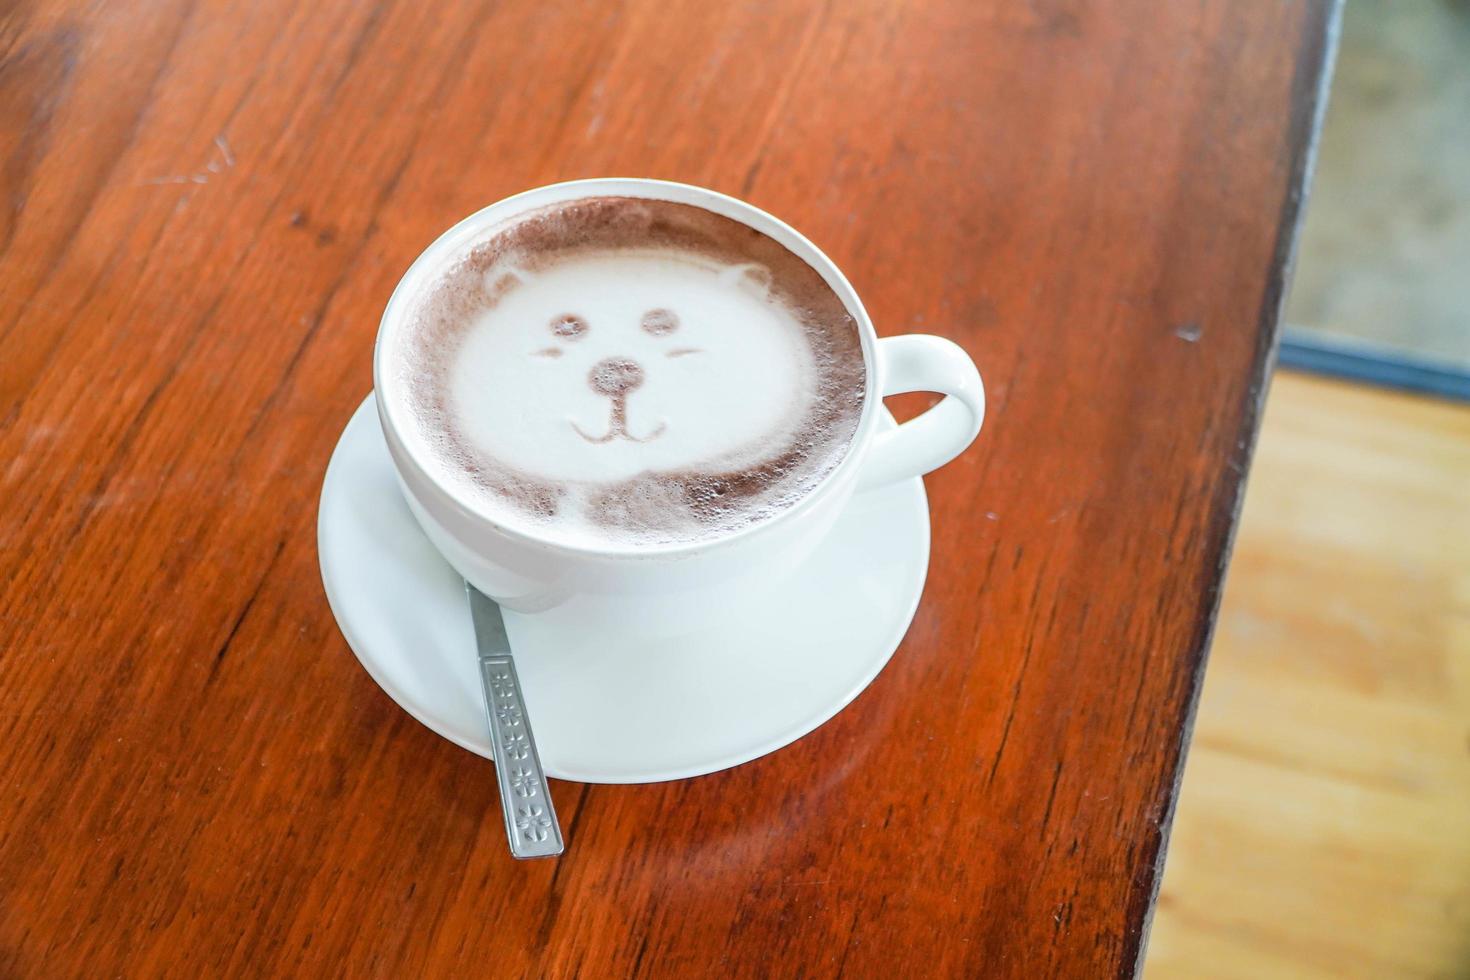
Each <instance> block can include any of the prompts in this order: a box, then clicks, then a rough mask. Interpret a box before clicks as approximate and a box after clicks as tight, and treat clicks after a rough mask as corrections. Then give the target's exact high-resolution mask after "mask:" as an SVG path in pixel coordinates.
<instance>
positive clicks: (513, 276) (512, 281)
mask: <svg viewBox="0 0 1470 980" xmlns="http://www.w3.org/2000/svg"><path fill="white" fill-rule="evenodd" d="M534 278H535V277H534V276H532V275H531V273H529V272H527V271H526V270H525V269H522V268H521V267H520V266H518V265H497V266H494V267H492V268H491V269H490V271H489V272H487V273H485V295H486V296H487V297H489V299H490V301H491V302H492V303H493V302H495V301H496V300H498V299H500V297H502V296H504V295H505V294H506V293H508V292H510V291H511V290H512V289H514V288H515V287H517V286H524V285H525V284H526V283H528V282H530V281H531V280H532V279H534Z"/></svg>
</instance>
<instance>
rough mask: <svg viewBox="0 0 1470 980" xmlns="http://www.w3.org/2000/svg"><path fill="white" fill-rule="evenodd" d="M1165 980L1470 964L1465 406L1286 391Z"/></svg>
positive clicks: (1208, 697)
mask: <svg viewBox="0 0 1470 980" xmlns="http://www.w3.org/2000/svg"><path fill="white" fill-rule="evenodd" d="M1256 456H1257V459H1256V462H1255V465H1254V469H1253V471H1252V474H1251V486H1250V492H1249V493H1248V494H1247V495H1246V503H1245V512H1244V516H1243V518H1242V522H1241V528H1240V537H1239V541H1238V543H1237V545H1236V549H1235V559H1234V563H1233V567H1232V569H1231V572H1230V584H1229V586H1228V587H1227V588H1226V589H1225V597H1224V601H1223V604H1222V606H1221V611H1220V629H1219V636H1218V639H1217V640H1216V642H1215V649H1214V652H1213V653H1212V654H1211V657H1210V672H1209V680H1208V682H1207V683H1206V684H1205V688H1204V696H1203V700H1202V702H1201V705H1200V712H1199V723H1198V725H1197V726H1196V728H1195V733H1194V745H1193V747H1192V749H1191V751H1190V756H1189V766H1188V769H1187V771H1186V773H1185V777H1184V785H1183V790H1182V795H1181V798H1180V802H1179V819H1178V821H1177V823H1176V824H1175V828H1174V833H1173V842H1172V844H1171V846H1170V849H1169V862H1168V867H1167V870H1166V872H1165V875H1164V883H1163V890H1162V892H1161V893H1160V897H1159V912H1158V918H1157V920H1156V922H1155V923H1154V929H1153V940H1152V942H1151V943H1150V947H1149V955H1148V969H1147V971H1146V974H1145V975H1146V976H1148V977H1159V978H1161V980H1180V978H1184V980H1196V978H1198V980H1206V978H1219V980H1227V978H1230V980H1233V978H1237V977H1252V978H1257V980H1268V978H1275V977H1280V978H1282V980H1287V978H1290V980H1314V978H1322V980H1329V978H1331V980H1340V978H1349V977H1361V978H1364V980H1369V978H1375V980H1376V978H1379V977H1399V978H1411V977H1413V978H1417V977H1423V978H1426V980H1427V978H1431V977H1458V976H1463V975H1464V974H1465V968H1466V965H1467V964H1470V834H1466V833H1465V828H1466V827H1467V826H1470V756H1467V749H1470V507H1467V506H1466V504H1467V499H1470V406H1467V405H1455V404H1447V403H1443V402H1435V401H1431V400H1428V399H1423V398H1416V397H1411V396H1407V395H1401V394H1395V393H1389V392H1382V391H1373V390H1371V389H1365V388H1361V387H1356V386H1351V385H1344V384H1341V383H1338V382H1331V381H1323V380H1320V379H1315V378H1305V377H1301V376H1295V377H1293V376H1291V375H1285V374H1283V375H1278V376H1277V378H1276V380H1275V381H1274V382H1273V383H1272V386H1271V398H1270V402H1269V404H1268V406H1267V409H1266V416H1265V422H1264V424H1263V427H1262V431H1261V444H1260V449H1259V451H1258V452H1257V454H1256Z"/></svg>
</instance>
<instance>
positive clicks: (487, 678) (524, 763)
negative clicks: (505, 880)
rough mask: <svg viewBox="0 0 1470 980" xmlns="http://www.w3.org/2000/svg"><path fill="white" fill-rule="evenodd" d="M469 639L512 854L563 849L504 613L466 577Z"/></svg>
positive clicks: (527, 855)
mask: <svg viewBox="0 0 1470 980" xmlns="http://www.w3.org/2000/svg"><path fill="white" fill-rule="evenodd" d="M464 590H465V593H466V594H467V595H468V596H469V597H470V618H471V619H472V620H473V621H474V624H475V645H476V646H477V647H479V652H480V683H481V684H482V685H483V687H484V690H485V714H486V719H487V721H488V722H489V724H490V750H491V756H492V757H493V758H494V760H495V774H496V776H497V777H498V778H499V780H500V808H501V810H503V811H504V813H505V835H506V837H507V838H509V840H510V853H511V856H512V857H517V858H533V857H555V856H556V855H558V854H560V853H561V852H562V851H563V850H565V847H566V846H565V845H564V844H563V843H562V838H561V824H559V823H557V820H556V807H554V806H552V805H551V788H550V787H549V786H547V785H546V773H545V772H543V771H542V769H541V757H540V756H539V755H537V754H536V739H535V738H534V737H533V736H532V735H531V719H530V717H529V716H528V715H527V713H526V700H525V698H523V697H522V696H521V682H520V680H519V678H517V677H516V665H515V661H514V659H513V658H512V657H511V652H510V638H509V637H507V636H506V633H505V618H504V617H503V616H502V615H501V614H500V606H499V605H497V604H496V602H495V600H494V599H491V598H490V597H488V596H486V595H485V594H484V593H483V592H481V591H480V590H479V589H476V588H475V587H474V586H473V585H471V584H470V583H468V582H466V583H465V584H464Z"/></svg>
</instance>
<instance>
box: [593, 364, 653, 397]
mask: <svg viewBox="0 0 1470 980" xmlns="http://www.w3.org/2000/svg"><path fill="white" fill-rule="evenodd" d="M587 383H588V384H589V385H591V386H592V390H593V391H595V392H597V393H598V394H599V395H607V396H608V397H610V398H613V397H616V396H618V395H626V394H628V392H630V391H635V390H637V389H638V388H639V387H640V386H642V384H643V369H642V368H641V367H639V366H638V362H637V361H635V360H633V359H632V358H628V357H604V358H603V359H602V360H600V361H598V362H597V363H596V364H594V365H592V370H591V371H588V372H587Z"/></svg>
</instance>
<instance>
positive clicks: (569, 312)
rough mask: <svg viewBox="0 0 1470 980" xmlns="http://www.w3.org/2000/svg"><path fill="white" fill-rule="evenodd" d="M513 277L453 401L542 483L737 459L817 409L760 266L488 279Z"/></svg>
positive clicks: (808, 358) (480, 325)
mask: <svg viewBox="0 0 1470 980" xmlns="http://www.w3.org/2000/svg"><path fill="white" fill-rule="evenodd" d="M507 276H509V277H512V278H513V279H514V280H515V282H514V284H511V285H509V287H508V288H506V287H505V286H504V285H503V286H502V289H504V294H503V296H502V297H501V299H500V301H499V302H498V303H496V304H495V306H494V307H493V308H492V309H488V310H485V311H484V312H482V313H481V314H480V315H479V317H478V318H477V319H476V320H475V322H474V323H473V324H472V325H471V326H470V328H469V330H468V331H467V332H466V334H465V336H464V340H463V345H462V347H461V348H460V351H459V356H458V357H457V358H456V359H455V362H454V365H453V368H452V371H451V374H450V395H451V397H450V399H449V404H450V407H451V410H452V411H453V413H454V422H455V424H456V425H457V426H458V427H459V428H460V430H461V431H462V432H463V433H464V434H465V436H466V437H467V438H468V439H469V441H471V442H473V443H475V444H476V445H477V446H480V447H482V448H483V449H484V450H485V452H487V453H488V454H490V455H492V456H494V457H495V458H497V459H499V460H501V461H502V462H504V463H505V464H506V465H508V466H511V467H514V468H515V469H518V470H521V471H522V472H524V473H526V474H528V475H530V476H532V477H534V478H537V479H542V480H548V481H557V482H561V481H578V482H584V483H595V484H604V483H611V482H617V481H622V480H627V479H629V478H631V477H634V476H637V475H639V474H641V473H644V472H650V473H659V472H668V471H673V470H687V469H689V468H691V467H701V468H702V467H709V466H716V465H718V466H732V465H733V466H738V465H741V464H743V463H748V462H752V461H755V460H758V459H759V458H760V456H761V455H762V454H764V453H766V452H768V451H769V450H770V449H771V448H772V447H773V446H774V445H776V444H778V443H781V442H783V441H785V440H788V439H790V438H791V436H792V435H793V434H794V431H793V430H794V428H795V426H796V424H797V423H799V421H800V420H801V418H802V417H804V415H805V414H806V412H807V410H808V406H807V404H806V400H807V399H808V398H810V397H811V395H812V393H813V388H814V385H813V383H812V382H813V378H812V373H813V365H812V351H811V349H810V347H809V345H808V344H806V343H805V342H804V339H803V336H802V329H801V326H800V324H799V323H798V322H797V321H796V319H795V318H794V317H793V316H792V315H791V313H790V312H789V311H787V310H786V309H785V308H784V307H783V306H781V305H780V304H778V303H772V302H771V301H770V298H769V295H768V288H769V273H767V272H766V271H765V270H764V268H763V267H760V266H753V265H736V266H724V267H722V266H719V265H717V264H715V263H712V262H707V261H705V262H701V261H698V260H697V259H695V258H692V257H688V256H672V257H671V256H669V255H667V254H660V253H651V254H637V253H633V252H630V253H612V254H608V255H595V256H586V257H579V258H577V259H573V260H569V261H564V262H561V263H557V264H555V265H553V266H551V267H550V268H546V269H543V270H540V271H538V272H534V273H527V272H524V271H521V270H506V269H503V268H494V269H491V270H490V272H489V273H488V275H487V279H489V280H491V281H492V282H500V283H504V279H505V277H507Z"/></svg>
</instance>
